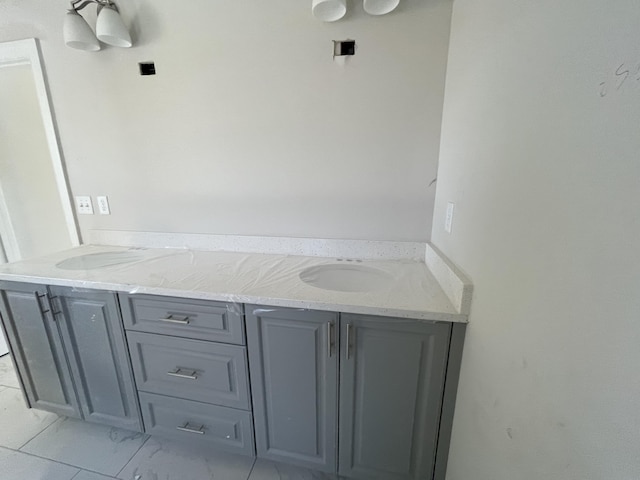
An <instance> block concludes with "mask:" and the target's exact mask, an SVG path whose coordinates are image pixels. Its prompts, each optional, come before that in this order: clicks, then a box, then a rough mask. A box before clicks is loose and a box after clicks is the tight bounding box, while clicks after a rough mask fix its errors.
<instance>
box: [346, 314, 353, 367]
mask: <svg viewBox="0 0 640 480" xmlns="http://www.w3.org/2000/svg"><path fill="white" fill-rule="evenodd" d="M352 330H353V325H351V324H350V323H348V324H347V360H349V359H350V358H351V353H352V352H351V344H352V342H353V338H352V337H353V332H352Z"/></svg>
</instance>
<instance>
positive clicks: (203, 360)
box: [127, 332, 250, 410]
mask: <svg viewBox="0 0 640 480" xmlns="http://www.w3.org/2000/svg"><path fill="white" fill-rule="evenodd" d="M127 339H128V342H129V352H130V354H131V361H132V363H133V370H134V373H135V378H136V383H137V386H138V390H141V391H144V392H151V393H158V394H161V395H169V396H172V397H180V398H187V399H189V400H196V401H199V402H206V403H213V404H216V405H224V406H227V407H234V408H242V409H245V410H249V409H250V406H249V405H250V401H249V387H248V373H247V354H246V349H245V348H244V347H238V346H236V345H224V344H220V343H214V342H203V341H200V340H189V339H186V338H176V337H167V336H164V335H153V334H150V333H139V332H128V334H127Z"/></svg>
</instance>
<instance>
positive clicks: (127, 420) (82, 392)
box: [50, 287, 142, 431]
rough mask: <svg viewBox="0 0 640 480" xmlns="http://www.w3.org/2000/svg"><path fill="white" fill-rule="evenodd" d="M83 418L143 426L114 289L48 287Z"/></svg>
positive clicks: (130, 425)
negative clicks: (81, 289) (87, 289)
mask: <svg viewBox="0 0 640 480" xmlns="http://www.w3.org/2000/svg"><path fill="white" fill-rule="evenodd" d="M50 291H51V294H52V299H53V300H52V306H53V307H54V308H55V309H56V310H57V312H56V314H55V315H56V318H57V319H58V322H59V324H60V330H61V333H62V338H63V340H64V344H65V347H66V350H67V355H68V356H69V359H70V364H71V371H72V374H73V377H74V379H75V383H76V386H77V389H78V395H79V397H80V405H81V407H82V412H83V414H84V418H85V420H88V421H91V422H96V423H103V424H107V425H111V426H114V427H121V428H127V429H129V430H136V431H141V430H142V424H141V421H140V414H139V411H138V401H137V396H136V390H135V388H134V384H133V376H132V372H131V366H130V362H129V356H128V353H127V349H126V346H125V345H126V343H125V340H124V332H123V328H122V322H121V320H120V314H119V309H118V303H117V301H116V296H115V294H114V293H110V292H99V291H86V290H85V291H77V290H74V289H71V288H63V287H50Z"/></svg>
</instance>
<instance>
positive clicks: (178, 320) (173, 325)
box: [120, 294, 245, 345]
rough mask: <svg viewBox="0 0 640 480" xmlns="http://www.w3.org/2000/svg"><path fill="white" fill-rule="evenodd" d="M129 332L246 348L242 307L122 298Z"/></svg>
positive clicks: (138, 296) (197, 302)
mask: <svg viewBox="0 0 640 480" xmlns="http://www.w3.org/2000/svg"><path fill="white" fill-rule="evenodd" d="M120 305H121V307H122V317H123V320H124V325H125V328H127V329H128V330H136V331H139V332H148V333H161V334H163V335H174V336H178V337H187V338H196V339H199V340H212V341H214V342H224V343H234V344H236V345H244V343H245V340H244V322H243V312H242V305H240V304H232V303H223V302H211V301H208V300H191V299H185V298H174V297H158V296H155V295H128V294H120Z"/></svg>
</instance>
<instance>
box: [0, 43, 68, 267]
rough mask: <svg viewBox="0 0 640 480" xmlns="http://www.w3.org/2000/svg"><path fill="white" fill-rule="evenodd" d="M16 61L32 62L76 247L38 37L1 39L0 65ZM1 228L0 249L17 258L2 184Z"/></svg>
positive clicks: (11, 65) (52, 158) (41, 110)
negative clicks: (12, 39) (9, 40)
mask: <svg viewBox="0 0 640 480" xmlns="http://www.w3.org/2000/svg"><path fill="white" fill-rule="evenodd" d="M17 65H30V66H31V73H32V74H33V80H34V83H35V87H36V95H37V97H38V104H39V106H40V116H41V118H42V126H43V127H44V132H45V136H46V139H47V146H48V149H49V157H50V158H51V163H52V166H53V174H54V179H55V182H56V186H57V187H58V194H59V196H60V202H61V205H62V211H63V213H64V218H65V223H66V227H67V231H68V232H69V240H70V241H71V245H72V246H74V247H77V246H78V245H80V234H79V229H78V223H77V219H76V216H75V212H74V209H73V203H72V200H71V193H70V189H69V182H68V179H67V174H66V170H65V167H64V163H63V161H62V150H61V148H60V143H59V142H58V132H57V129H56V125H55V123H54V119H53V111H52V106H51V100H50V98H49V92H48V90H47V84H46V81H45V75H44V68H43V64H42V57H41V55H40V49H39V46H38V41H37V40H36V39H35V38H28V39H25V40H16V41H13V42H3V43H0V69H2V68H5V67H13V66H17ZM0 231H2V232H3V233H4V235H3V237H2V239H0V242H1V246H2V247H3V248H0V250H4V252H3V253H4V254H5V256H6V258H7V260H8V261H14V260H17V259H20V258H21V255H20V246H19V244H18V241H17V238H16V235H15V231H14V229H13V226H12V224H11V217H10V215H9V210H8V208H7V204H6V202H5V199H4V195H3V193H2V189H1V188H0ZM1 256H2V255H0V257H1Z"/></svg>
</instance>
